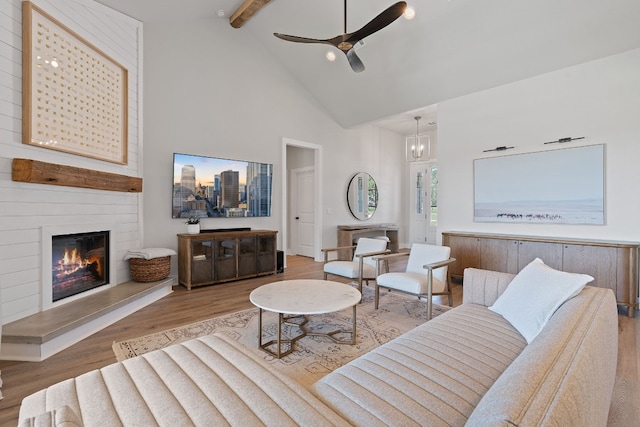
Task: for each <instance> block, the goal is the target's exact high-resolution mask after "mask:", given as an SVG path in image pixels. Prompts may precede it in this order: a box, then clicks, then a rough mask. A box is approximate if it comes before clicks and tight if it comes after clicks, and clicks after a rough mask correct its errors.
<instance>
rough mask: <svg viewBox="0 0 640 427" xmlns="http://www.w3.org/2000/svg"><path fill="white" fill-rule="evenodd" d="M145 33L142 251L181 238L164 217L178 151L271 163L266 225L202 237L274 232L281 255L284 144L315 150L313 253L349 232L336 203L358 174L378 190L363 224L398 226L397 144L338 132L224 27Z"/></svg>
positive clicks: (211, 23) (244, 39) (245, 221)
mask: <svg viewBox="0 0 640 427" xmlns="http://www.w3.org/2000/svg"><path fill="white" fill-rule="evenodd" d="M144 30H145V40H144V43H145V51H144V58H145V72H144V81H145V85H144V90H145V116H144V117H145V125H144V134H145V150H144V163H145V165H146V167H145V172H144V188H145V189H144V194H145V203H144V226H145V239H144V243H145V246H147V247H158V246H160V247H168V248H176V247H177V237H176V234H178V233H183V232H185V229H186V228H185V227H186V226H185V225H184V224H183V221H182V220H179V219H172V218H171V213H170V209H171V186H172V163H171V162H172V155H173V153H174V152H175V151H178V152H182V153H187V154H198V155H205V156H216V157H225V158H232V159H240V160H249V161H259V162H266V163H273V164H274V178H273V200H272V216H271V217H269V218H208V219H204V220H203V221H202V228H230V227H251V228H253V229H260V228H265V229H274V230H278V231H280V234H279V236H278V240H279V241H278V248H279V249H281V250H283V249H284V246H285V245H284V244H283V242H282V240H281V239H282V231H283V230H282V227H283V224H284V220H283V212H282V209H281V206H282V198H283V197H286V195H283V194H282V182H281V177H282V168H286V165H283V164H281V163H282V152H281V150H282V139H283V138H289V139H292V140H296V141H302V142H306V143H310V144H315V145H320V146H322V152H323V165H324V171H323V177H324V181H323V182H322V186H323V206H321V207H319V209H322V212H323V221H322V222H323V227H322V240H323V241H322V242H321V244H322V246H325V247H326V246H329V245H335V244H336V242H337V232H336V225H338V224H351V223H355V222H356V220H355V219H354V218H352V217H351V216H350V214H349V211H348V209H347V206H346V203H345V194H346V186H347V183H348V181H349V179H350V178H351V176H352V175H353V174H354V173H356V172H358V171H361V170H364V171H367V172H369V173H371V174H372V175H373V176H374V177H375V178H376V180H377V181H378V182H379V185H380V186H381V200H382V203H381V208H380V211H379V212H377V213H376V215H375V216H374V217H373V219H372V220H373V221H376V222H398V221H399V216H400V215H399V209H400V203H399V200H400V199H399V196H398V193H399V192H398V191H397V189H398V188H399V186H400V180H401V175H402V174H401V173H399V169H400V168H401V166H402V162H401V157H400V156H401V155H403V154H402V153H403V151H402V150H403V149H404V148H402V150H401V149H399V148H398V149H397V150H396V149H395V146H396V144H397V145H398V147H403V145H402V144H404V139H402V138H400V137H399V136H398V135H395V134H393V133H389V132H384V131H381V130H379V129H377V128H374V127H365V128H363V129H357V130H345V129H343V128H341V127H340V126H339V125H338V124H336V123H335V122H334V121H333V120H332V119H331V118H330V117H329V116H328V114H327V113H326V112H325V111H324V110H323V109H322V108H321V107H320V106H319V104H318V103H317V102H316V101H315V100H314V99H313V98H312V97H311V96H310V95H309V93H308V92H307V91H306V90H305V89H304V88H302V87H301V86H300V85H298V84H297V83H296V81H295V80H294V79H293V78H292V77H291V75H289V74H288V72H287V71H286V70H285V69H284V68H282V67H281V66H280V65H279V64H278V63H277V62H276V61H275V60H274V59H273V58H271V57H270V56H269V55H268V54H267V53H266V52H265V51H264V50H263V49H261V48H260V43H257V42H256V40H254V39H253V38H252V36H251V35H250V33H249V32H247V31H243V30H242V29H233V28H231V27H230V26H229V25H228V23H227V22H226V20H220V19H216V20H198V21H192V22H187V23H163V24H154V23H150V24H145V29H144ZM401 140H402V141H401ZM394 150H395V151H394ZM396 151H397V154H396ZM389 153H391V154H389ZM328 208H331V209H332V211H333V214H327V209H328ZM175 267H176V265H175V260H174V265H173V268H174V271H175Z"/></svg>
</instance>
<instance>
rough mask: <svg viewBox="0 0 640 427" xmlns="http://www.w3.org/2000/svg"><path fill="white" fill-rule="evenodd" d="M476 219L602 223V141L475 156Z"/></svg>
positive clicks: (478, 220) (490, 220) (485, 220)
mask: <svg viewBox="0 0 640 427" xmlns="http://www.w3.org/2000/svg"><path fill="white" fill-rule="evenodd" d="M474 198H475V206H474V221H476V222H527V223H555V224H594V225H602V224H604V220H605V217H604V215H605V214H604V200H605V198H604V145H591V146H585V147H576V148H566V149H558V150H550V151H544V152H537V153H527V154H516V155H511V156H501V157H492V158H485V159H476V160H474Z"/></svg>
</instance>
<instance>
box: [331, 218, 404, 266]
mask: <svg viewBox="0 0 640 427" xmlns="http://www.w3.org/2000/svg"><path fill="white" fill-rule="evenodd" d="M376 236H386V237H387V238H388V239H389V250H390V251H391V252H392V253H395V252H398V245H399V244H398V227H397V226H396V225H392V224H370V225H361V224H357V225H339V226H338V246H339V247H342V246H351V245H355V244H356V243H357V242H358V239H359V238H361V237H376ZM349 254H350V252H349V251H338V259H340V260H348V259H349Z"/></svg>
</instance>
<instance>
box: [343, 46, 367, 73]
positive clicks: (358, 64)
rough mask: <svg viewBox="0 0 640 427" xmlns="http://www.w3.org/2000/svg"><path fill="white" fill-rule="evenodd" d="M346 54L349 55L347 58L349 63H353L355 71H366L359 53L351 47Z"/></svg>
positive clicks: (352, 66) (352, 67)
mask: <svg viewBox="0 0 640 427" xmlns="http://www.w3.org/2000/svg"><path fill="white" fill-rule="evenodd" d="M345 54H346V55H347V59H348V60H349V65H351V69H352V70H353V71H355V72H356V73H361V72H363V71H364V64H363V63H362V61H361V60H360V58H359V57H358V55H356V51H355V50H353V49H349V50H348V51H346V52H345Z"/></svg>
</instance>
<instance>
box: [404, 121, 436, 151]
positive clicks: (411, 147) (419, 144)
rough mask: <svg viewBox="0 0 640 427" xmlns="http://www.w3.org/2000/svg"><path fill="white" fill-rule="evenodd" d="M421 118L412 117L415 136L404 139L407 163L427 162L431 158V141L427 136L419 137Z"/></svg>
mask: <svg viewBox="0 0 640 427" xmlns="http://www.w3.org/2000/svg"><path fill="white" fill-rule="evenodd" d="M421 118H422V117H420V116H415V117H414V119H415V121H416V134H415V136H409V137H407V139H406V156H407V161H409V162H418V161H421V160H428V159H429V158H430V157H431V139H430V138H429V135H420V119H421ZM425 151H426V153H425Z"/></svg>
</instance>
